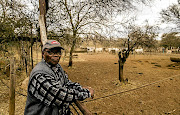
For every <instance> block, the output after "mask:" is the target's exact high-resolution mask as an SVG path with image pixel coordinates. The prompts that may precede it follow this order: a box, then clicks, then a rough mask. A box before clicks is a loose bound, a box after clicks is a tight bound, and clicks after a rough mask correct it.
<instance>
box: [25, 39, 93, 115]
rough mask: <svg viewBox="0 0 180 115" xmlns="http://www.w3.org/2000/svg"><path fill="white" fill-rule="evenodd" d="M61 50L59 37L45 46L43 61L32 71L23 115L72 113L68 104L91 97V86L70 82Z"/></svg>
mask: <svg viewBox="0 0 180 115" xmlns="http://www.w3.org/2000/svg"><path fill="white" fill-rule="evenodd" d="M61 50H64V49H63V48H62V47H61V45H60V43H59V42H57V41H56V40H48V41H47V42H46V44H45V45H44V46H43V48H42V55H43V60H42V61H41V62H39V63H38V64H37V65H36V66H35V67H34V68H33V70H32V72H31V74H30V79H29V84H28V91H27V101H26V107H25V111H24V115H69V114H70V113H71V112H70V109H69V104H70V103H72V102H74V101H75V100H84V99H86V98H89V97H92V98H93V95H94V91H93V89H92V88H90V87H82V86H81V85H80V84H78V83H74V82H71V81H70V80H69V79H68V76H67V74H66V73H65V72H64V70H63V69H62V67H61V66H60V64H58V62H59V60H60V58H61Z"/></svg>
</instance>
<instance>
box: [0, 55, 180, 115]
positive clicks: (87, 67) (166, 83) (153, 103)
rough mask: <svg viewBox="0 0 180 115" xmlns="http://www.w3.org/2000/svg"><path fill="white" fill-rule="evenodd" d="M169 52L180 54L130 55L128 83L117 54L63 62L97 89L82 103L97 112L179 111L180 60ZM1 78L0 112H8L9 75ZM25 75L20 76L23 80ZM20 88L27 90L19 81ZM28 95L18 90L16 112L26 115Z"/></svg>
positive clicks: (142, 114)
mask: <svg viewBox="0 0 180 115" xmlns="http://www.w3.org/2000/svg"><path fill="white" fill-rule="evenodd" d="M170 56H173V57H180V54H173V55H167V54H144V55H130V56H129V58H128V59H127V61H126V63H125V65H124V77H125V78H127V79H128V83H127V84H122V83H120V82H119V71H118V67H119V65H118V56H117V55H113V54H108V53H99V54H86V53H81V54H80V53H78V54H76V58H74V63H73V67H72V68H68V67H67V65H68V58H63V57H62V59H61V61H60V64H61V65H62V66H63V68H64V70H65V71H66V72H67V73H68V75H69V78H70V79H71V80H72V81H74V82H79V83H80V84H81V85H83V86H90V87H92V88H94V90H95V97H94V99H86V100H84V101H83V104H84V105H85V106H86V107H87V109H89V110H90V111H91V112H92V113H93V114H95V115H165V114H171V115H180V87H179V85H180V63H176V62H171V61H170ZM1 78H3V83H5V84H3V83H2V82H1V81H0V102H1V104H0V115H7V114H8V106H9V104H8V98H9V96H8V90H9V89H8V88H7V86H6V85H7V84H8V83H9V81H8V78H7V77H6V76H3V75H2V77H1ZM24 79H25V77H24V76H22V75H21V76H17V80H19V81H23V80H24ZM16 90H17V91H19V92H21V93H23V94H26V91H24V90H23V89H21V82H19V84H17V88H16ZM25 101H26V97H25V96H22V95H19V94H17V93H16V115H23V112H24V107H25Z"/></svg>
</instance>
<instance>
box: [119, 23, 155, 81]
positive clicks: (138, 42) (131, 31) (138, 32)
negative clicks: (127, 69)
mask: <svg viewBox="0 0 180 115" xmlns="http://www.w3.org/2000/svg"><path fill="white" fill-rule="evenodd" d="M126 30H127V31H128V38H127V41H125V46H126V47H127V48H128V50H123V51H120V52H119V54H118V55H119V80H120V82H124V83H126V82H127V81H128V79H125V78H124V76H123V67H124V64H125V62H126V60H127V58H128V57H129V54H130V52H131V51H133V49H134V48H135V47H139V46H141V47H142V48H145V47H148V48H150V47H154V45H155V43H156V40H155V38H156V36H157V33H156V30H157V27H154V26H150V25H149V24H148V23H147V24H146V25H145V26H144V27H138V26H134V25H131V24H130V25H128V27H127V29H126Z"/></svg>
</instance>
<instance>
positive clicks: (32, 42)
mask: <svg viewBox="0 0 180 115" xmlns="http://www.w3.org/2000/svg"><path fill="white" fill-rule="evenodd" d="M33 44H34V41H33V38H32V24H31V68H32V69H33Z"/></svg>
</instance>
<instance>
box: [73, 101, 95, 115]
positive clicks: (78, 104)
mask: <svg viewBox="0 0 180 115" xmlns="http://www.w3.org/2000/svg"><path fill="white" fill-rule="evenodd" d="M75 104H76V106H77V107H78V108H79V110H80V111H81V112H82V113H83V115H92V113H91V112H90V111H89V110H88V109H86V107H85V106H84V105H83V104H82V103H81V102H80V101H78V100H76V101H75Z"/></svg>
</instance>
